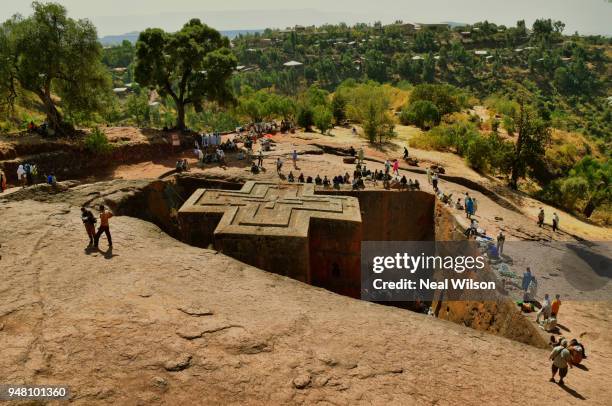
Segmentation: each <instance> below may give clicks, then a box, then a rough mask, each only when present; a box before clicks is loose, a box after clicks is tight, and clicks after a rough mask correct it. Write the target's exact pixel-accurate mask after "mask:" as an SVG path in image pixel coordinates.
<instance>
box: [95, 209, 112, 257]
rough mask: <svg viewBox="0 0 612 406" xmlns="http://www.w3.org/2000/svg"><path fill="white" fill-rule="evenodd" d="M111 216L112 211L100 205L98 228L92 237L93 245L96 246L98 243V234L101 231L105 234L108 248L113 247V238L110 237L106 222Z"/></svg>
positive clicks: (99, 234) (100, 233)
mask: <svg viewBox="0 0 612 406" xmlns="http://www.w3.org/2000/svg"><path fill="white" fill-rule="evenodd" d="M111 217H113V213H111V212H110V211H108V210H106V208H105V207H104V205H102V204H101V205H100V228H98V232H97V233H96V236H95V238H94V247H96V248H98V243H99V242H100V236H101V235H102V233H104V234H106V239H107V240H108V246H109V248H112V247H113V240H112V238H111V233H110V227H109V224H108V220H109V219H110V218H111Z"/></svg>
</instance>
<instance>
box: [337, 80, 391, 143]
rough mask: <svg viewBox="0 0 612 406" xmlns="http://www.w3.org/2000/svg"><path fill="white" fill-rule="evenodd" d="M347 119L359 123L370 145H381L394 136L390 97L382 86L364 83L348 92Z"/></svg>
mask: <svg viewBox="0 0 612 406" xmlns="http://www.w3.org/2000/svg"><path fill="white" fill-rule="evenodd" d="M347 93H348V96H349V102H348V105H347V114H348V117H349V118H350V119H351V120H353V121H356V122H359V123H361V125H362V127H363V131H364V133H365V135H366V137H368V140H369V141H370V142H372V143H374V142H376V141H378V142H379V143H382V142H383V141H384V140H385V139H386V138H388V137H391V136H393V135H394V128H395V123H394V121H393V117H392V115H391V112H390V108H391V97H390V95H389V94H388V91H387V89H386V88H385V87H384V86H380V85H377V84H374V83H366V84H362V85H359V86H355V87H353V88H349V89H348V91H347Z"/></svg>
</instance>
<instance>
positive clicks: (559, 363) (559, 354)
mask: <svg viewBox="0 0 612 406" xmlns="http://www.w3.org/2000/svg"><path fill="white" fill-rule="evenodd" d="M549 359H550V360H551V361H552V368H551V369H552V377H551V378H550V381H551V382H555V375H556V374H557V371H559V378H560V379H559V385H564V382H563V379H564V378H565V377H566V376H567V367H568V366H569V367H570V368H573V365H572V355H571V353H570V352H569V350H568V349H567V340H566V339H563V340H561V343H560V345H559V346H557V347H555V348H553V350H552V352H551V353H550V357H549Z"/></svg>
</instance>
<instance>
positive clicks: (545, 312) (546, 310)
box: [536, 293, 551, 323]
mask: <svg viewBox="0 0 612 406" xmlns="http://www.w3.org/2000/svg"><path fill="white" fill-rule="evenodd" d="M550 306H551V305H550V297H549V296H548V293H546V294H545V295H544V301H543V302H542V308H541V309H540V311H539V312H538V315H537V316H536V323H539V322H540V317H544V320H546V319H548V318H549V317H550Z"/></svg>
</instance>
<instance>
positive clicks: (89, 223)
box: [81, 207, 96, 247]
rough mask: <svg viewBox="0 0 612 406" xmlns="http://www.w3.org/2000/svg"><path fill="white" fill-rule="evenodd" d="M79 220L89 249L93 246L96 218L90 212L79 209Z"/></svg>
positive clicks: (82, 208) (83, 208)
mask: <svg viewBox="0 0 612 406" xmlns="http://www.w3.org/2000/svg"><path fill="white" fill-rule="evenodd" d="M81 220H82V221H83V225H84V226H85V231H87V236H88V237H89V247H91V246H92V245H94V239H95V238H96V218H95V217H94V215H93V213H92V212H91V211H90V210H87V209H86V208H85V207H81Z"/></svg>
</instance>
